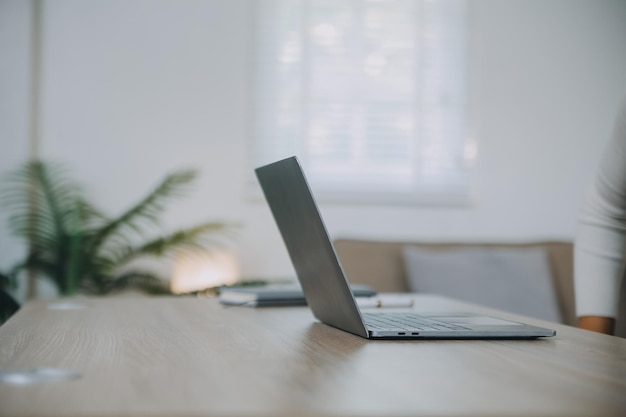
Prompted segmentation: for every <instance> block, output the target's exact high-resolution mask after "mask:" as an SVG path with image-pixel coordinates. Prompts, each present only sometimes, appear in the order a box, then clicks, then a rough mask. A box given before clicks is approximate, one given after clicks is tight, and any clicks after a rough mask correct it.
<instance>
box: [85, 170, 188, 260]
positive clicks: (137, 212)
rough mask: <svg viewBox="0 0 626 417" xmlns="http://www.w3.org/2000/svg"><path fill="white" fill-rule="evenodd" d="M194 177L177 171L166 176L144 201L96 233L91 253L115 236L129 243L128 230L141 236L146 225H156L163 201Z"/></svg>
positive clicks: (176, 194) (185, 172) (180, 190)
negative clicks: (126, 234) (126, 235)
mask: <svg viewBox="0 0 626 417" xmlns="http://www.w3.org/2000/svg"><path fill="white" fill-rule="evenodd" d="M195 177H196V171H195V170H184V171H178V172H175V173H173V174H170V175H168V176H166V177H165V179H164V180H163V181H162V182H161V183H160V184H159V185H157V187H156V188H155V189H154V190H152V192H150V193H149V194H148V195H147V196H146V197H145V198H144V199H142V200H141V201H140V202H139V203H137V204H136V205H135V206H133V207H131V208H130V209H129V210H128V211H126V212H125V213H123V214H122V215H121V216H119V217H118V218H116V219H114V220H112V221H111V222H109V223H108V224H107V225H105V226H104V227H102V228H101V229H100V230H99V231H98V232H97V234H96V235H95V236H94V238H93V240H92V241H91V242H90V245H91V246H92V247H91V252H92V253H97V252H98V250H99V249H100V247H101V245H103V243H104V242H105V241H106V240H107V239H110V238H111V236H113V235H115V234H118V235H120V236H122V239H124V240H128V241H130V240H131V239H130V238H126V237H125V233H127V232H128V231H129V230H131V231H133V232H136V233H138V234H143V231H144V230H143V229H144V225H145V224H146V223H148V224H150V225H155V224H158V216H159V215H160V214H161V212H162V211H163V209H164V204H165V201H166V200H167V199H169V198H172V197H174V196H178V195H180V194H181V193H182V191H184V188H185V186H186V185H188V184H189V183H190V182H191V181H192V180H193V179H194V178H195Z"/></svg>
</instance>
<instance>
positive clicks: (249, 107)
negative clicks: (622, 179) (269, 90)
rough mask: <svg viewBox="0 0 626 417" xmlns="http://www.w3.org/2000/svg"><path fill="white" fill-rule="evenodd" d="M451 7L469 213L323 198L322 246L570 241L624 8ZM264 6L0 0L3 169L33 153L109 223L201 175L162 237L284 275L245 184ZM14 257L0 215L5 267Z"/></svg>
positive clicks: (624, 85) (604, 126)
mask: <svg viewBox="0 0 626 417" xmlns="http://www.w3.org/2000/svg"><path fill="white" fill-rule="evenodd" d="M336 3H342V2H336ZM346 3H348V2H346ZM376 3H385V2H376ZM405 3H406V2H405ZM427 3H428V2H427ZM463 4H464V6H463V7H464V9H463V10H464V19H465V20H464V22H465V24H466V26H464V31H463V32H462V34H463V40H464V42H463V44H464V47H465V48H466V49H465V50H464V51H465V52H464V55H463V57H464V64H463V66H461V67H460V68H461V69H462V73H461V76H462V77H463V79H464V80H465V81H464V82H465V84H464V88H465V91H466V94H465V95H464V99H463V101H462V104H463V105H464V106H465V107H464V108H465V113H464V114H466V116H465V119H464V120H465V124H464V126H465V128H466V135H465V137H464V140H468V141H470V142H468V143H470V144H471V151H472V166H471V170H470V171H468V172H469V174H468V181H467V184H468V185H467V191H468V192H467V195H468V197H467V199H465V200H464V201H463V202H462V203H458V204H453V205H450V204H438V203H437V202H434V203H433V202H427V203H424V202H423V201H422V202H419V201H418V202H398V201H395V200H393V201H392V200H389V201H384V199H380V198H379V199H371V200H368V199H367V198H359V199H355V200H354V201H351V200H350V199H349V198H347V199H341V200H336V201H333V200H323V201H321V202H320V208H321V211H322V213H323V215H324V217H325V220H326V226H327V228H328V230H329V232H330V234H331V235H332V237H334V238H337V237H362V238H374V239H381V240H419V241H449V240H455V241H473V242H476V241H479V242H480V241H500V242H502V241H511V242H520V241H527V240H539V239H563V240H570V241H571V240H572V239H573V238H574V235H575V231H576V218H577V212H578V207H579V204H580V201H581V198H582V195H583V192H584V189H585V187H586V185H587V183H588V182H589V180H590V179H591V177H592V174H593V171H594V169H595V166H596V164H597V162H598V159H599V157H600V154H601V151H602V148H603V145H604V143H605V142H606V141H607V139H608V137H609V135H610V132H611V130H612V124H613V119H614V116H615V112H616V110H617V107H618V104H619V103H620V101H621V100H622V98H623V97H624V93H625V92H626V48H625V47H624V45H626V1H623V0H468V1H466V2H464V3H463ZM379 6H380V5H379ZM264 7H265V5H264V3H263V2H255V1H253V0H205V1H200V0H198V1H193V0H181V1H171V0H107V1H97V0H94V1H79V0H54V1H40V2H35V1H22V0H0V57H2V58H1V59H0V143H1V145H2V147H1V151H0V168H1V169H2V173H3V174H4V172H6V171H8V170H11V169H14V168H16V167H17V166H18V165H19V164H20V163H22V162H23V161H25V160H26V159H28V158H29V157H31V156H32V153H33V148H34V149H36V152H38V154H39V156H40V157H41V158H43V159H50V160H59V161H65V162H67V163H68V166H70V167H71V169H72V172H73V173H74V174H75V175H74V176H75V177H77V178H79V179H80V182H81V183H82V184H83V185H84V186H85V189H86V190H87V191H88V195H89V197H90V198H91V199H92V200H93V201H94V203H95V204H96V205H98V206H99V207H100V208H102V210H104V211H105V212H107V213H110V214H111V215H115V214H117V213H120V212H121V211H122V210H123V209H125V208H127V207H128V206H129V205H130V204H132V203H133V202H135V201H136V200H137V199H138V198H140V197H141V196H143V195H144V194H145V193H146V191H147V190H149V189H150V188H152V187H154V186H155V185H156V183H157V181H158V180H159V179H161V178H162V177H163V176H164V175H165V174H166V173H168V172H171V171H173V170H175V169H179V168H197V169H198V170H199V172H200V177H199V180H198V181H197V183H196V185H195V188H194V192H193V193H192V194H191V195H190V196H189V197H187V198H184V199H181V200H180V201H176V202H175V203H174V204H172V205H171V207H170V208H169V209H168V210H167V212H166V214H165V216H164V218H163V219H164V227H166V228H170V229H171V228H177V227H185V226H189V225H192V224H193V223H197V222H201V221H214V220H219V221H227V222H235V223H238V224H240V225H241V228H240V230H239V233H238V235H237V237H236V240H235V242H234V248H235V249H234V250H235V251H236V254H237V259H238V263H239V274H240V277H242V278H244V279H279V278H290V277H293V270H292V267H291V264H290V261H289V258H288V256H287V253H286V250H285V248H284V245H283V243H282V241H281V238H280V236H279V234H278V231H277V228H276V226H275V224H274V221H273V219H272V217H271V214H270V212H269V209H268V207H267V205H266V203H265V202H264V200H263V199H262V198H260V194H259V193H258V190H256V191H255V190H254V187H255V185H254V183H253V181H252V180H253V177H252V175H251V174H252V168H253V166H254V164H255V163H256V161H257V160H256V159H255V156H254V155H255V151H254V149H256V148H255V146H257V145H258V143H257V142H255V140H256V134H257V133H258V131H257V128H258V124H257V123H256V122H255V120H257V119H256V117H257V115H258V113H259V107H263V103H262V101H261V102H259V99H258V96H257V95H256V94H258V92H259V91H262V90H263V88H264V86H263V85H259V83H260V82H262V77H258V71H259V65H258V62H259V60H258V59H257V58H258V56H259V55H258V54H259V49H258V44H259V42H258V41H259V39H258V36H259V35H258V32H257V31H256V28H257V27H258V26H257V23H256V22H258V19H259V16H261V15H264V13H265V9H264ZM264 18H267V16H265V17H264ZM419 62H420V61H419V60H418V62H417V64H415V65H417V66H418V68H419V65H420V64H419ZM374 63H376V62H374ZM25 251H26V248H25V247H24V245H23V244H22V243H21V242H19V241H17V240H16V239H14V238H12V237H11V236H10V235H9V234H8V231H7V226H6V216H5V214H4V213H2V212H0V269H3V270H6V269H7V268H9V267H10V266H11V265H12V264H13V263H15V262H16V260H17V259H18V258H20V257H21V256H23V254H24V252H25Z"/></svg>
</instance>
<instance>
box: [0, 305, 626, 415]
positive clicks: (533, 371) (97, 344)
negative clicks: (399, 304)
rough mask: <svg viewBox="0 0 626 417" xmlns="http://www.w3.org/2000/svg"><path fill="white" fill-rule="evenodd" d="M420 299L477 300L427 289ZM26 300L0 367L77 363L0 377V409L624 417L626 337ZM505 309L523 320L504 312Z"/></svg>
mask: <svg viewBox="0 0 626 417" xmlns="http://www.w3.org/2000/svg"><path fill="white" fill-rule="evenodd" d="M413 297H416V305H417V306H418V307H416V309H417V310H421V311H437V310H444V309H456V310H464V311H468V310H473V311H484V312H488V313H492V314H493V310H487V309H481V308H479V307H477V306H471V305H467V304H464V303H457V302H454V301H452V300H448V299H443V298H439V297H435V296H424V295H420V296H413ZM78 301H79V302H81V303H83V304H84V305H85V308H83V309H70V310H55V309H50V308H48V305H49V303H50V301H37V302H32V303H29V304H27V305H25V306H24V307H23V308H22V309H21V310H20V311H19V312H18V313H17V314H16V315H15V316H14V317H12V318H11V319H10V320H9V321H8V322H7V323H6V324H5V325H3V326H2V327H0V369H1V370H2V371H7V370H18V369H32V368H39V367H53V368H63V369H68V370H73V371H77V372H80V373H81V374H82V377H81V378H79V379H76V380H71V381H62V382H46V383H39V384H26V385H17V386H16V385H11V384H7V383H0V416H34V417H36V416H65V417H71V416H309V415H311V416H318V415H319V416H360V415H367V416H375V415H380V416H407V415H413V416H626V340H625V339H621V338H616V337H611V336H605V335H600V334H595V333H591V332H587V331H583V330H579V329H575V328H572V327H567V326H562V325H557V324H552V323H546V322H542V321H539V320H534V319H526V318H523V321H526V322H528V323H530V324H536V325H540V326H543V327H550V328H554V329H556V330H557V336H556V337H554V338H549V339H543V340H527V341H511V340H491V341H477V340H473V341H467V340H466V341H445V340H442V341H368V340H366V339H362V338H359V337H357V336H353V335H351V334H348V333H345V332H342V331H339V330H336V329H334V328H331V327H328V326H326V325H323V324H321V323H319V322H316V321H315V319H314V318H313V316H312V315H311V313H310V312H309V310H308V309H307V308H306V307H288V308H285V307H283V308H257V309H254V308H246V307H224V306H222V305H220V304H218V303H217V300H216V299H214V298H184V297H180V298H175V297H156V298H102V299H96V298H92V299H79V300H78ZM499 315H500V316H504V317H505V318H507V317H508V318H510V319H518V320H519V319H520V317H519V316H514V315H511V314H504V313H501V314H499Z"/></svg>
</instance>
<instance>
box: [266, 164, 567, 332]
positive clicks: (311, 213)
mask: <svg viewBox="0 0 626 417" xmlns="http://www.w3.org/2000/svg"><path fill="white" fill-rule="evenodd" d="M255 172H256V175H257V178H258V180H259V182H260V184H261V188H262V189H263V193H264V194H265V198H266V200H267V202H268V204H269V206H270V209H271V211H272V214H273V216H274V220H275V221H276V223H277V225H278V229H279V230H280V233H281V235H282V237H283V240H284V242H285V245H286V247H287V251H288V252H289V256H290V258H291V262H292V263H293V266H294V268H295V270H296V275H297V276H298V280H299V281H300V285H301V286H302V290H303V292H304V295H305V297H306V300H307V303H308V305H309V307H310V308H311V310H312V312H313V315H314V316H315V317H316V318H317V319H318V320H320V321H321V322H322V323H325V324H328V325H330V326H333V327H336V328H338V329H341V330H344V331H347V332H350V333H353V334H356V335H359V336H362V337H365V338H369V339H374V338H382V339H470V338H476V339H487V338H507V339H509V338H510V339H516V338H520V339H529V338H537V337H547V336H554V335H555V334H556V332H555V331H554V330H550V329H544V328H540V327H534V326H530V325H527V324H523V323H516V322H511V321H508V320H503V319H499V318H495V317H487V316H480V315H475V314H469V313H457V312H441V313H435V314H428V315H417V314H415V313H410V312H378V311H377V312H373V313H361V311H360V310H359V307H358V305H357V303H356V302H355V299H354V296H353V295H352V292H351V291H350V288H349V286H348V281H347V279H346V277H345V275H344V273H343V269H342V267H341V263H340V262H339V259H338V257H337V254H336V253H335V249H334V247H333V244H332V242H331V240H330V238H329V236H328V232H327V231H326V227H325V226H324V222H323V220H322V217H321V215H320V213H319V210H318V208H317V205H316V203H315V199H314V197H313V195H312V193H311V190H310V188H309V185H308V183H307V181H306V178H305V176H304V172H303V171H302V168H301V166H300V163H299V162H298V159H297V158H296V157H290V158H287V159H283V160H281V161H278V162H274V163H272V164H269V165H265V166H262V167H259V168H257V169H256V170H255Z"/></svg>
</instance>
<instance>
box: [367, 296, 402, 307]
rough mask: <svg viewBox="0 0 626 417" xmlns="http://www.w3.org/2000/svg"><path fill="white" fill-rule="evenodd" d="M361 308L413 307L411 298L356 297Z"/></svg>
mask: <svg viewBox="0 0 626 417" xmlns="http://www.w3.org/2000/svg"><path fill="white" fill-rule="evenodd" d="M356 301H357V304H358V305H359V307H361V308H406V307H413V299H411V298H384V297H356Z"/></svg>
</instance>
